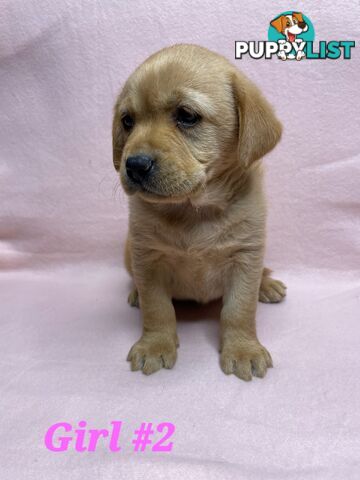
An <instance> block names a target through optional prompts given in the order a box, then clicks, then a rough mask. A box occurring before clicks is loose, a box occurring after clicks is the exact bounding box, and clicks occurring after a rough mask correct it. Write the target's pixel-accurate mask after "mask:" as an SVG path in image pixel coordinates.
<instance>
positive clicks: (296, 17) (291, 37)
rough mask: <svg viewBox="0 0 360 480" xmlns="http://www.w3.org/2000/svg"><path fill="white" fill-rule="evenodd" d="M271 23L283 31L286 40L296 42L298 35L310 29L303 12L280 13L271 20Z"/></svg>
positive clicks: (280, 31)
mask: <svg viewBox="0 0 360 480" xmlns="http://www.w3.org/2000/svg"><path fill="white" fill-rule="evenodd" d="M270 25H271V26H273V27H274V28H276V30H277V31H278V32H279V33H282V34H283V35H284V36H285V38H286V41H288V42H295V40H296V36H297V35H300V33H304V32H306V31H307V30H308V28H309V27H308V25H307V23H306V22H305V21H304V19H303V16H302V13H299V12H292V13H291V14H289V15H280V17H277V18H275V19H274V20H272V22H270Z"/></svg>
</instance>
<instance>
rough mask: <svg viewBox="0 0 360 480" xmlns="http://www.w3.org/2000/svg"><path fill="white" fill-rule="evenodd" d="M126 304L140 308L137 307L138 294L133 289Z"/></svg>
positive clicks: (138, 306)
mask: <svg viewBox="0 0 360 480" xmlns="http://www.w3.org/2000/svg"><path fill="white" fill-rule="evenodd" d="M128 304H129V305H131V306H132V307H137V308H140V305H139V294H138V291H137V289H136V288H135V287H134V289H133V290H131V292H130V293H129V296H128Z"/></svg>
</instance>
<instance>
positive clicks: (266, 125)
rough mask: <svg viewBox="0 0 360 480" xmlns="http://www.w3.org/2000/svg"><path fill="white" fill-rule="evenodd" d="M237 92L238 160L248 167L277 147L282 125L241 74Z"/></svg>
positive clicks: (235, 86)
mask: <svg viewBox="0 0 360 480" xmlns="http://www.w3.org/2000/svg"><path fill="white" fill-rule="evenodd" d="M233 91H234V96H235V103H236V109H237V114H238V129H239V133H238V157H239V160H240V162H241V164H242V165H243V166H244V167H245V168H247V167H248V166H249V165H251V163H252V162H254V161H256V160H258V159H259V158H261V157H263V156H264V155H265V154H266V153H268V152H270V150H272V149H273V148H274V147H275V145H276V144H277V143H278V141H279V140H280V137H281V131H282V126H281V123H280V122H279V120H278V119H277V118H276V116H275V114H274V112H273V109H272V107H271V105H270V104H269V103H268V101H267V100H266V99H265V98H264V97H263V95H262V94H261V92H260V91H259V89H258V88H257V87H256V86H255V85H254V84H253V83H252V82H250V80H248V79H247V78H246V77H245V76H244V75H242V74H241V73H240V72H234V73H233Z"/></svg>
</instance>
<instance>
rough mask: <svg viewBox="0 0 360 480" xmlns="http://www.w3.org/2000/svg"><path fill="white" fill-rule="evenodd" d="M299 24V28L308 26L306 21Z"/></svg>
mask: <svg viewBox="0 0 360 480" xmlns="http://www.w3.org/2000/svg"><path fill="white" fill-rule="evenodd" d="M298 25H299V28H305V27H306V23H305V22H299V23H298Z"/></svg>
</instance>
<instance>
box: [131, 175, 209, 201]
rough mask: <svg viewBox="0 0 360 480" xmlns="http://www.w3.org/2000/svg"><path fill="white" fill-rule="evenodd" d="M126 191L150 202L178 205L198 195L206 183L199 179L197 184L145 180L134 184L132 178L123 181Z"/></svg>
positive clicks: (187, 181) (184, 181)
mask: <svg viewBox="0 0 360 480" xmlns="http://www.w3.org/2000/svg"><path fill="white" fill-rule="evenodd" d="M123 185H124V187H125V191H126V192H127V194H128V195H134V194H137V195H139V196H140V197H141V198H143V199H144V200H147V201H150V202H169V203H178V202H182V201H184V200H186V199H188V198H191V197H193V196H194V195H197V194H198V193H199V192H200V191H201V190H202V189H203V188H204V182H203V181H202V179H199V180H198V181H196V182H192V181H190V180H183V181H182V182H176V183H172V182H169V181H164V180H162V179H160V180H153V179H151V180H150V179H146V180H145V179H144V180H142V181H138V182H133V181H132V180H131V179H130V178H128V177H127V178H126V179H125V181H124V180H123Z"/></svg>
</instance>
